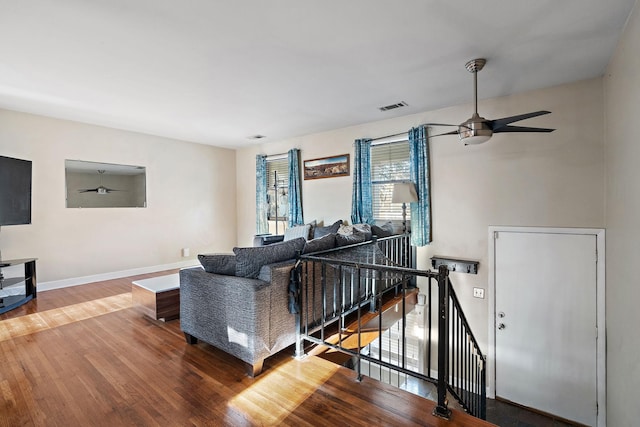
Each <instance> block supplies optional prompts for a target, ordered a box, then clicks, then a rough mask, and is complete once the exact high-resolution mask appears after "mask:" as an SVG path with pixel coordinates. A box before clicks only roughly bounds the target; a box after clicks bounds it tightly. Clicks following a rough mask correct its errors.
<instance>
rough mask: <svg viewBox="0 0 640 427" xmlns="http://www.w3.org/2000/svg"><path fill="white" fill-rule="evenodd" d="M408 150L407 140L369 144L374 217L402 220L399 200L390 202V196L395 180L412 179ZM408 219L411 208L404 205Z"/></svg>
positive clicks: (386, 219)
mask: <svg viewBox="0 0 640 427" xmlns="http://www.w3.org/2000/svg"><path fill="white" fill-rule="evenodd" d="M409 150H410V149H409V141H400V142H391V143H383V144H379V145H372V146H371V193H372V198H373V217H374V218H375V219H376V220H384V221H393V220H402V203H391V198H392V196H393V184H394V183H396V182H404V181H409V180H410V179H411V169H410V161H409V155H410V151H409ZM409 219H411V209H410V207H409V205H408V204H407V220H409Z"/></svg>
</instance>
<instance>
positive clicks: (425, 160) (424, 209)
mask: <svg viewBox="0 0 640 427" xmlns="http://www.w3.org/2000/svg"><path fill="white" fill-rule="evenodd" d="M409 147H410V154H409V158H410V161H411V181H413V182H414V184H415V185H416V191H417V193H418V201H417V202H413V203H411V244H413V245H415V246H425V245H428V244H429V243H431V189H430V185H431V182H430V181H431V179H430V173H429V140H428V136H427V127H426V126H419V127H417V128H411V130H409Z"/></svg>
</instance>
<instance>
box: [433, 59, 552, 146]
mask: <svg viewBox="0 0 640 427" xmlns="http://www.w3.org/2000/svg"><path fill="white" fill-rule="evenodd" d="M486 63H487V60H486V59H484V58H476V59H472V60H471V61H468V62H467V63H466V64H465V68H466V69H467V71H469V72H470V73H472V74H473V105H474V111H473V115H472V116H471V118H470V119H468V120H466V121H465V122H463V123H462V124H460V125H443V124H438V123H433V126H456V127H457V128H458V129H457V130H455V131H451V132H447V133H441V134H438V135H433V136H434V137H435V136H442V135H458V137H459V138H460V140H461V141H462V142H463V143H464V145H476V144H482V143H484V142H487V141H488V140H489V139H491V137H492V136H493V134H494V133H502V132H524V133H529V132H538V133H548V132H553V131H554V130H555V129H547V128H532V127H524V126H509V124H511V123H514V122H518V121H520V120H525V119H529V118H532V117H537V116H542V115H544V114H550V113H551V112H550V111H535V112H532V113H527V114H520V115H517V116H510V117H503V118H501V119H496V120H487V119H485V118H484V117H481V116H480V115H479V114H478V71H480V70H482V69H483V68H484V66H485V64H486Z"/></svg>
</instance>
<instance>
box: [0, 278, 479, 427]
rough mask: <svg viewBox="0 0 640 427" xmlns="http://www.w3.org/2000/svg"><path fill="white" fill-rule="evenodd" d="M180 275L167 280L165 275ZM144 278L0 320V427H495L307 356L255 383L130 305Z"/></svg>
mask: <svg viewBox="0 0 640 427" xmlns="http://www.w3.org/2000/svg"><path fill="white" fill-rule="evenodd" d="M171 272H175V271H168V272H164V273H162V274H168V273H171ZM156 275H159V274H148V275H140V276H135V277H130V278H125V279H117V280H110V281H105V282H99V283H93V284H89V285H82V286H75V287H71V288H64V289H58V290H51V291H47V292H40V293H39V294H38V298H37V299H36V300H34V301H31V302H29V303H28V304H26V305H24V306H22V307H19V308H18V309H16V310H13V311H11V312H8V313H4V314H2V315H0V355H1V356H0V396H1V397H2V399H0V426H18V425H36V426H76V425H77V426H80V425H82V426H89V425H91V426H101V425H105V426H106V425H108V426H117V425H141V426H147V425H148V426H155V425H162V426H185V425H194V426H219V425H229V426H253V425H290V426H304V425H314V426H315V425H318V426H321V425H327V426H329V425H331V426H335V425H350V426H369V425H386V426H396V425H403V426H404V425H423V426H486V425H491V424H489V423H486V422H484V421H481V420H478V419H475V418H473V417H470V416H469V415H467V414H464V413H460V412H454V414H453V417H452V420H451V421H450V422H447V421H444V420H441V419H438V418H436V417H433V416H432V415H431V411H432V409H433V406H434V403H433V402H431V401H428V400H425V399H422V398H420V397H418V396H415V395H413V394H410V393H408V392H405V391H402V390H399V389H396V388H394V387H391V386H387V385H384V384H381V383H378V382H376V381H374V380H370V379H367V378H365V379H364V380H363V381H362V382H358V381H356V378H355V377H356V375H355V373H354V372H353V371H350V370H348V369H346V368H342V367H339V366H337V365H335V364H333V363H331V362H329V361H326V360H322V359H320V358H317V357H314V356H309V357H307V358H305V359H303V360H296V359H294V358H292V357H291V354H292V352H288V351H284V352H282V353H280V354H278V355H276V356H274V357H272V358H270V359H267V361H266V362H265V370H264V372H263V374H261V375H260V376H258V377H257V378H255V379H252V378H249V377H248V376H247V375H246V374H245V366H244V364H243V363H242V362H240V361H239V360H237V359H235V358H233V357H232V356H229V355H227V354H226V353H224V352H221V351H219V350H216V349H215V348H213V347H211V346H209V345H207V344H197V345H194V346H190V345H187V344H186V342H185V340H184V336H183V334H182V332H181V331H180V323H179V320H175V321H172V322H167V323H164V322H161V321H154V320H151V319H149V318H146V317H143V316H142V315H141V314H140V312H138V311H137V310H136V309H135V308H134V307H132V305H131V281H132V280H136V279H143V278H147V277H153V276H156Z"/></svg>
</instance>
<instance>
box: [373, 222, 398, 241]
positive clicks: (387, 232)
mask: <svg viewBox="0 0 640 427" xmlns="http://www.w3.org/2000/svg"><path fill="white" fill-rule="evenodd" d="M371 232H372V233H373V234H374V235H376V236H378V237H389V236H392V235H393V224H392V223H391V222H390V221H389V222H387V223H386V224H383V225H381V226H377V225H372V226H371Z"/></svg>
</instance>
